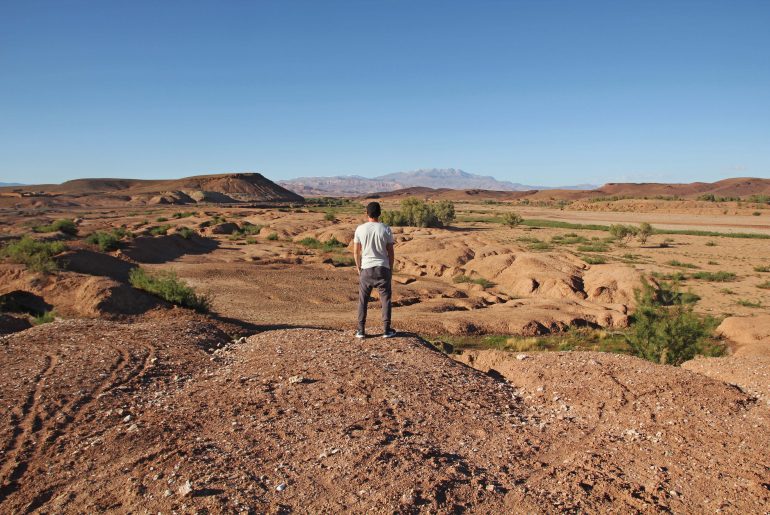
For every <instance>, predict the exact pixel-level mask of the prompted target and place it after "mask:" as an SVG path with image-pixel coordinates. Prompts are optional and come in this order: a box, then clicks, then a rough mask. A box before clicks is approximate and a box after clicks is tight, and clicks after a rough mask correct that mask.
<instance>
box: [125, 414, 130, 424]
mask: <svg viewBox="0 0 770 515" xmlns="http://www.w3.org/2000/svg"><path fill="white" fill-rule="evenodd" d="M123 422H125V423H126V424H128V423H129V422H131V415H126V416H125V417H123Z"/></svg>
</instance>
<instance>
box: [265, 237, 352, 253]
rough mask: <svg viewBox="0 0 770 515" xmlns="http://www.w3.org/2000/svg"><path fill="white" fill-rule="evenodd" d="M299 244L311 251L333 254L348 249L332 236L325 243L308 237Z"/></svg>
mask: <svg viewBox="0 0 770 515" xmlns="http://www.w3.org/2000/svg"><path fill="white" fill-rule="evenodd" d="M273 234H275V233H273ZM276 236H277V235H276ZM267 239H270V236H268V238H267ZM276 239H277V238H276ZM297 243H299V244H300V245H303V246H305V247H307V248H309V249H315V250H321V251H323V252H333V251H335V250H339V249H344V248H345V247H346V245H345V244H344V243H342V242H341V241H339V240H337V238H335V237H334V236H332V238H331V239H330V240H327V241H324V242H320V241H318V240H317V239H316V238H310V237H308V238H302V239H301V240H299V241H298V242H297Z"/></svg>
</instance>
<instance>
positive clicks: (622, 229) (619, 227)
mask: <svg viewBox="0 0 770 515" xmlns="http://www.w3.org/2000/svg"><path fill="white" fill-rule="evenodd" d="M638 233H639V228H638V227H636V226H634V225H623V224H614V225H610V234H611V235H612V237H613V238H615V239H616V240H619V241H620V242H621V243H622V244H623V245H625V244H627V243H628V242H629V241H631V238H633V237H634V236H636V235H637V234H638Z"/></svg>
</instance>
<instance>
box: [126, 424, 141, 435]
mask: <svg viewBox="0 0 770 515" xmlns="http://www.w3.org/2000/svg"><path fill="white" fill-rule="evenodd" d="M135 431H139V426H137V425H136V424H131V425H130V426H128V432H129V433H133V432H135Z"/></svg>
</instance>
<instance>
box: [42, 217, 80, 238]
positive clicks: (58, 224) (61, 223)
mask: <svg viewBox="0 0 770 515" xmlns="http://www.w3.org/2000/svg"><path fill="white" fill-rule="evenodd" d="M32 230H33V231H34V232H41V233H42V232H57V231H58V232H60V233H62V234H68V235H70V236H75V235H76V234H77V233H78V226H77V225H75V222H73V221H72V220H69V219H66V218H62V219H60V220H56V221H55V222H53V223H51V224H48V225H38V226H36V227H33V228H32Z"/></svg>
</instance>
